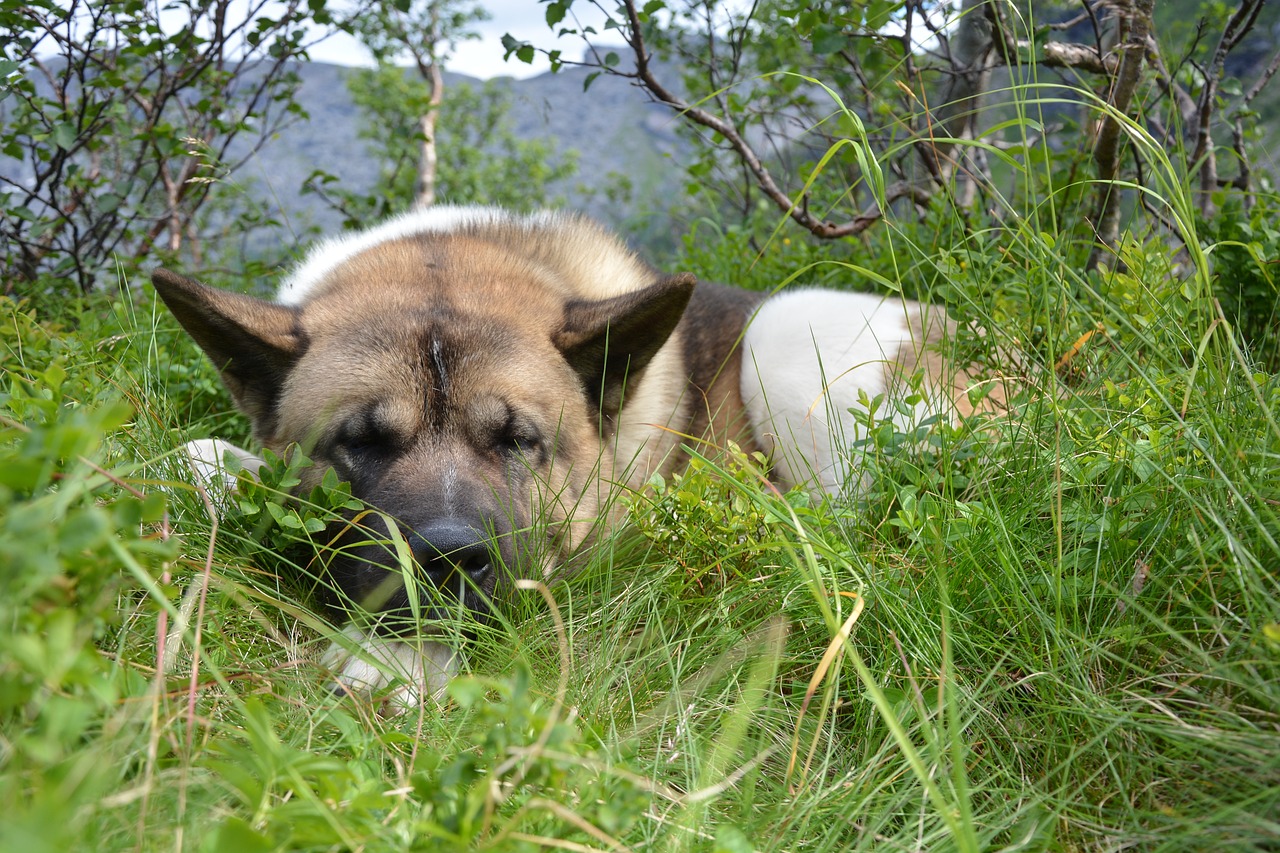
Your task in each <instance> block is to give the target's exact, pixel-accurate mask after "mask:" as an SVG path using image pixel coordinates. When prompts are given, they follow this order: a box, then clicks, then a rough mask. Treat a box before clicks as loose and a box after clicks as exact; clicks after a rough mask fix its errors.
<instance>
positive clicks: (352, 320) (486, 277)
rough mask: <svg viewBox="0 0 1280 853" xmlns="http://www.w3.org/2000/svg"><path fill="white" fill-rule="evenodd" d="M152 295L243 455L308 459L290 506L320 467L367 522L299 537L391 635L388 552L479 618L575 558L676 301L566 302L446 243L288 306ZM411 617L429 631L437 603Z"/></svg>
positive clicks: (337, 272)
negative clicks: (623, 422) (259, 451)
mask: <svg viewBox="0 0 1280 853" xmlns="http://www.w3.org/2000/svg"><path fill="white" fill-rule="evenodd" d="M152 281H153V282H154V284H155V287H156V290H157V292H158V293H159V294H160V296H161V297H162V298H163V300H164V302H165V303H166V304H167V305H168V306H169V308H170V310H171V311H172V312H173V314H174V316H175V317H176V318H177V319H178V321H179V322H180V323H181V324H182V326H183V327H184V328H185V329H186V331H187V332H188V333H189V334H190V335H191V337H192V338H194V339H195V341H196V343H197V344H199V346H200V347H201V348H202V349H203V350H204V352H205V353H206V354H208V356H209V358H210V359H211V360H212V361H213V363H214V364H215V365H216V366H217V368H218V370H219V371H220V372H221V375H222V378H223V381H224V383H225V384H226V386H227V388H228V389H229V390H230V392H231V395H232V397H233V399H234V400H235V403H236V405H237V406H238V407H239V408H240V409H241V410H242V411H244V412H245V413H246V414H247V415H248V416H249V418H250V419H251V421H252V424H253V429H254V433H255V437H256V438H257V440H258V441H260V442H261V443H262V444H263V445H264V446H266V447H269V448H271V449H273V450H275V451H276V452H282V451H283V450H284V449H285V448H286V447H287V446H289V445H291V444H295V443H296V444H298V445H299V446H301V447H302V448H303V449H304V451H305V452H306V453H307V454H308V456H309V457H310V458H311V459H312V460H314V463H315V464H314V465H313V467H312V468H311V469H310V470H309V471H308V473H307V475H306V476H305V479H304V482H303V483H302V485H301V486H300V487H299V492H300V493H307V492H308V491H309V490H310V488H311V487H312V486H313V485H315V484H316V483H318V482H319V480H320V478H321V476H322V475H323V474H324V472H325V470H327V469H328V468H333V469H334V470H335V471H336V473H337V474H338V476H339V477H340V478H342V479H343V480H346V481H349V482H350V483H351V487H352V493H353V494H354V495H355V496H356V497H357V498H360V499H361V500H363V501H364V502H365V503H367V504H368V505H369V506H371V507H374V508H376V509H377V510H378V511H379V512H377V513H363V514H361V515H360V518H361V519H362V523H361V524H359V525H357V524H354V523H351V522H350V520H349V522H348V523H347V524H346V525H345V526H342V525H340V526H339V528H340V529H337V530H329V531H326V532H325V533H324V534H323V535H322V536H321V537H317V538H319V539H323V540H324V544H325V545H326V546H327V547H326V549H325V550H326V551H327V552H328V553H327V554H322V555H321V563H322V564H323V565H324V566H325V573H326V574H327V576H328V577H327V580H328V582H329V583H331V584H332V586H333V588H334V589H336V591H337V592H338V593H339V594H340V595H341V597H343V598H345V599H348V600H350V601H354V602H356V603H357V604H359V605H360V606H362V607H364V608H366V609H368V610H371V611H375V612H378V613H383V614H385V615H386V616H387V617H389V618H392V619H395V618H404V617H405V616H406V614H408V613H409V612H411V610H413V609H414V608H412V607H410V601H409V596H410V593H409V592H407V591H406V587H405V584H404V583H403V580H402V577H403V576H402V574H401V572H402V570H403V568H404V567H403V566H400V565H399V564H398V562H399V561H398V560H397V558H396V553H397V548H396V547H395V546H396V544H397V540H398V544H399V546H400V548H399V550H400V551H402V552H403V551H404V550H406V548H407V550H408V551H410V552H411V553H412V555H413V557H414V561H415V563H416V564H417V566H418V567H419V568H420V572H419V573H417V574H416V579H417V581H416V582H423V581H425V582H429V583H430V584H432V585H433V586H434V587H436V589H437V590H439V591H441V592H443V593H444V594H445V596H446V601H448V600H452V601H454V602H459V601H460V602H461V603H462V604H464V605H465V606H467V607H468V608H469V609H471V610H472V611H475V612H480V613H483V612H484V611H486V610H487V607H488V603H487V602H488V600H489V598H490V596H491V595H492V594H493V593H494V591H495V589H496V588H497V587H498V586H500V585H501V582H502V579H503V578H504V577H506V576H508V575H510V574H513V573H517V572H522V573H527V572H539V571H545V570H547V569H549V568H551V567H552V566H554V565H555V564H556V563H557V562H558V561H560V560H562V559H563V558H564V556H565V555H566V554H567V553H568V552H569V551H570V550H571V549H572V548H574V547H576V545H577V544H578V543H579V542H580V541H581V540H582V538H583V534H584V531H585V528H586V527H589V522H590V521H591V520H593V519H594V518H595V517H596V515H597V511H598V502H599V500H600V499H601V495H600V483H601V481H602V478H603V480H604V481H607V480H608V479H609V478H610V476H611V473H612V472H611V470H610V469H609V468H608V461H607V460H603V461H602V451H603V448H604V446H605V443H606V442H607V441H608V439H609V437H610V433H611V431H612V429H613V428H614V425H615V424H616V422H617V419H618V416H619V412H620V409H621V407H622V404H623V403H622V401H623V399H624V389H625V387H626V385H627V383H628V382H630V383H631V384H633V385H634V383H635V382H637V381H638V380H639V378H640V376H641V374H642V373H643V372H644V370H645V368H646V366H647V365H648V364H649V363H650V361H651V360H652V359H653V358H654V357H655V355H656V354H657V353H658V352H659V351H660V349H661V348H662V347H663V345H664V344H665V343H666V342H667V339H668V337H669V336H670V335H671V332H672V330H673V329H674V328H675V326H676V324H677V323H678V321H679V319H680V317H681V314H682V313H683V311H684V308H685V306H686V304H687V302H688V300H689V296H690V294H691V293H692V290H693V284H694V282H693V279H692V278H691V277H687V276H680V277H675V278H662V277H659V276H657V275H656V274H655V275H654V276H653V278H652V281H651V283H649V284H648V285H647V286H645V287H642V288H640V289H636V290H632V291H630V292H624V293H621V294H618V295H614V296H610V297H607V298H594V299H593V298H581V297H578V296H575V295H573V294H572V293H571V292H567V291H566V288H565V287H564V285H563V283H562V282H561V281H559V280H558V279H557V277H556V276H555V275H554V274H553V273H551V272H548V271H547V270H546V269H544V268H542V267H540V266H539V265H538V264H535V263H528V262H521V261H520V260H519V258H518V256H517V257H516V258H515V259H513V257H512V256H511V255H510V254H509V253H502V252H497V253H495V252H494V251H492V249H491V248H486V247H485V246H483V245H480V244H477V243H470V242H468V241H467V240H464V239H453V240H436V241H432V242H431V243H427V242H425V241H422V240H414V239H404V240H400V241H391V242H387V243H383V244H380V245H379V246H378V247H377V249H376V251H365V252H363V253H358V254H355V255H354V256H353V257H351V258H350V259H347V260H345V261H344V262H342V263H339V264H337V265H335V266H334V267H333V268H332V269H330V270H329V271H327V273H326V274H325V276H324V277H323V279H322V280H321V281H319V282H318V283H316V284H315V286H313V287H311V288H310V290H309V292H308V294H307V295H306V297H305V298H302V299H299V300H298V301H297V303H296V304H291V305H283V304H277V303H272V302H267V301H265V300H261V299H257V298H253V297H249V296H243V295H239V294H235V293H230V292H226V291H221V290H216V289H213V288H210V287H207V286H205V285H203V284H200V283H198V282H196V281H193V280H191V279H188V278H185V277H182V276H179V275H175V274H174V273H171V272H168V271H166V270H157V271H156V272H155V273H154V274H153V276H152ZM603 292H606V293H607V292H609V290H608V289H604V290H603ZM602 464H603V465H604V466H605V467H604V468H603V469H602V468H601V466H602ZM355 517H356V514H354V513H353V514H352V518H353V519H354V518H355ZM371 519H377V521H373V522H371V521H370V520H371ZM382 519H391V520H392V521H384V520H382ZM387 527H394V528H395V529H394V530H389V529H385V528H387ZM412 586H413V584H410V588H412ZM426 598H429V599H430V601H434V602H435V603H434V604H432V603H429V602H428V603H426V604H425V607H426V612H428V613H429V614H436V615H438V614H439V613H440V611H439V609H438V607H439V606H440V599H439V596H438V595H436V594H433V595H432V596H430V597H424V599H426ZM331 603H332V602H331ZM414 604H415V605H416V604H417V602H414Z"/></svg>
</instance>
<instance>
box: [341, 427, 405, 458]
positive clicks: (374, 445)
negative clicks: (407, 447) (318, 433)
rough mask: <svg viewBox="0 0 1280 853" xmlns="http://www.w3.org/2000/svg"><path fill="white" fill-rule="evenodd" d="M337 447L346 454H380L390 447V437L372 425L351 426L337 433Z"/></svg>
mask: <svg viewBox="0 0 1280 853" xmlns="http://www.w3.org/2000/svg"><path fill="white" fill-rule="evenodd" d="M337 443H338V446H339V447H341V448H342V449H343V450H345V451H346V452H348V453H359V454H367V453H380V452H382V451H385V450H386V449H387V448H389V447H390V446H391V443H392V441H391V436H390V435H388V434H387V432H386V431H385V430H382V429H379V428H378V427H376V426H375V425H373V424H369V423H361V424H353V425H351V426H350V427H348V428H346V429H344V430H342V432H340V433H338V442H337Z"/></svg>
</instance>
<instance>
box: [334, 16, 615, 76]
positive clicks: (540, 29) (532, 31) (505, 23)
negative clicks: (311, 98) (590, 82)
mask: <svg viewBox="0 0 1280 853" xmlns="http://www.w3.org/2000/svg"><path fill="white" fill-rule="evenodd" d="M481 5H482V6H484V7H485V8H486V9H488V10H489V14H490V16H491V17H490V19H489V20H488V21H484V22H482V23H480V24H477V25H475V27H474V29H475V30H476V31H477V32H478V33H479V34H480V39H479V40H475V41H465V42H463V43H461V44H460V45H458V49H457V52H456V53H454V55H453V57H452V58H451V59H450V60H449V61H448V62H446V63H445V68H446V69H448V70H449V71H455V72H457V73H459V74H466V75H469V76H471V77H478V78H480V79H482V80H488V79H489V78H491V77H532V76H534V75H536V74H541V73H543V72H544V71H547V70H548V68H549V66H548V64H547V62H546V60H545V58H544V57H542V56H540V55H539V56H538V57H535V60H534V64H532V65H526V64H525V63H523V62H520V61H519V60H518V59H516V58H515V57H514V56H513V57H512V58H511V61H510V62H503V61H502V54H503V52H504V51H503V49H502V36H503V34H504V33H511V34H512V35H513V36H515V37H516V38H517V39H521V40H524V41H528V42H532V43H533V44H534V45H537V46H538V47H543V48H559V49H560V50H563V51H564V52H565V55H566V56H570V57H577V56H579V55H580V54H581V53H582V47H583V45H582V41H581V40H580V39H577V38H576V37H565V38H563V39H561V40H560V41H559V42H557V41H556V39H555V33H554V32H552V31H551V29H550V28H549V27H548V26H547V24H546V18H545V15H546V6H545V5H544V4H542V3H539V2H537V0H483V2H482V3H481ZM575 5H576V6H582V7H583V10H582V11H583V12H585V11H587V10H588V9H593V8H594V7H590V6H588V4H585V3H579V4H575ZM566 23H567V22H566ZM596 29H597V30H598V29H600V26H599V24H598V23H597V24H596ZM309 53H310V55H311V58H312V59H313V60H316V61H318V62H332V63H336V64H338V65H369V64H371V63H372V58H371V57H370V56H369V53H368V51H366V50H365V49H364V48H363V47H362V46H361V45H360V43H359V42H357V41H356V40H355V39H354V38H352V37H351V36H348V35H342V34H339V35H335V36H332V37H330V38H328V39H326V40H324V41H323V42H321V43H320V44H318V45H316V46H315V47H313V48H311V50H310V51H309Z"/></svg>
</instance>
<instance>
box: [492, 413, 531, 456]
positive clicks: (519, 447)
mask: <svg viewBox="0 0 1280 853" xmlns="http://www.w3.org/2000/svg"><path fill="white" fill-rule="evenodd" d="M494 444H495V445H496V449H497V450H499V451H501V452H503V453H509V454H512V455H521V456H528V457H534V456H537V455H538V453H539V452H540V451H541V448H542V435H541V434H540V433H539V432H538V428H537V427H535V426H534V425H533V424H531V423H529V422H528V421H526V420H524V419H523V418H520V417H517V416H514V415H513V416H512V417H510V418H508V419H507V422H506V423H505V424H503V426H502V429H500V430H499V431H498V434H497V436H495V441H494Z"/></svg>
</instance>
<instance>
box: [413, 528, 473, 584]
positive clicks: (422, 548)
mask: <svg viewBox="0 0 1280 853" xmlns="http://www.w3.org/2000/svg"><path fill="white" fill-rule="evenodd" d="M411 541H412V544H413V556H414V558H415V559H416V560H417V561H418V564H419V565H420V566H422V567H423V569H425V570H426V571H427V573H428V574H429V575H430V576H431V577H432V578H435V579H443V578H445V577H447V576H448V575H450V574H452V573H453V571H454V570H455V569H457V570H460V571H462V572H463V573H464V574H465V575H467V576H468V577H470V578H471V579H472V580H475V581H480V580H483V579H484V577H485V576H486V575H488V574H489V572H490V571H492V569H493V553H492V550H491V548H492V545H491V543H490V540H489V537H488V536H486V535H485V534H484V533H483V532H481V531H479V530H477V529H476V528H474V527H472V526H471V525H470V524H467V523H465V522H459V521H442V522H434V523H432V524H429V525H426V526H424V527H420V528H418V529H417V530H415V531H414V533H413V537H412V539H411Z"/></svg>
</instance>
